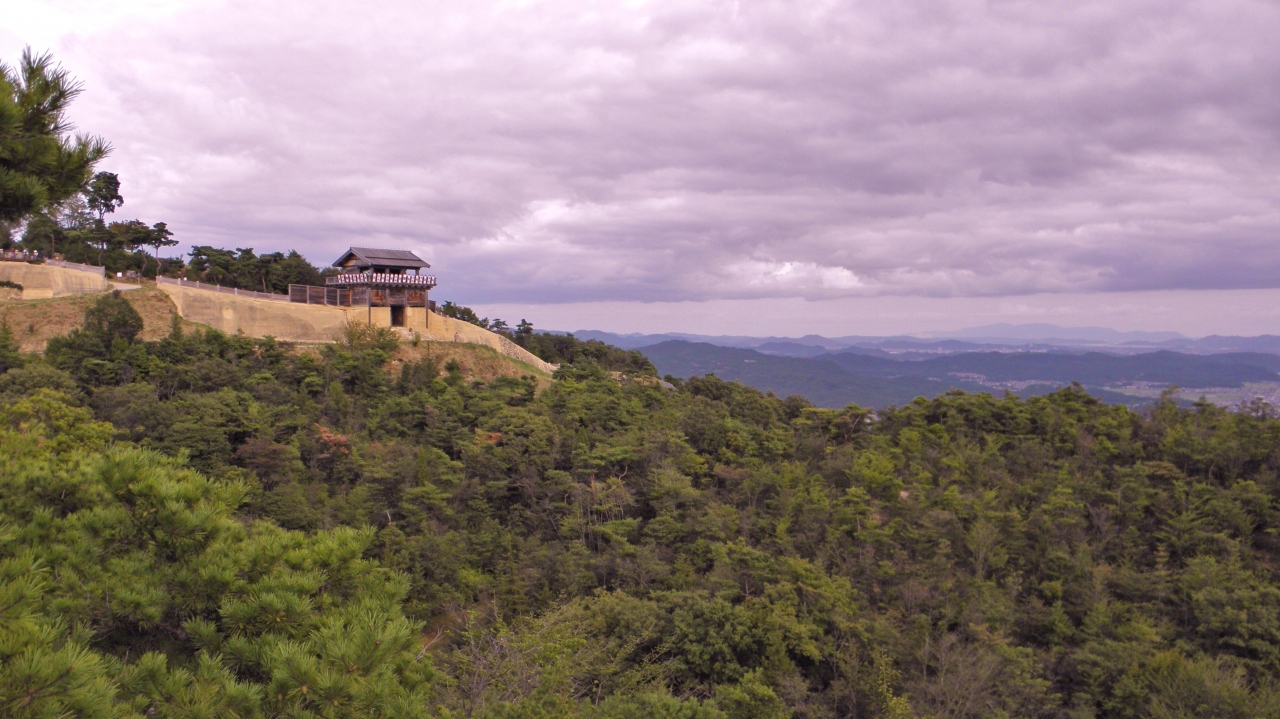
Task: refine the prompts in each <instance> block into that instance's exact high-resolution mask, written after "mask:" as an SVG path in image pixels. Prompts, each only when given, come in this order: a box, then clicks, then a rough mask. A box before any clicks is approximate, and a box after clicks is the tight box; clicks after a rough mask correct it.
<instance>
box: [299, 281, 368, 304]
mask: <svg viewBox="0 0 1280 719" xmlns="http://www.w3.org/2000/svg"><path fill="white" fill-rule="evenodd" d="M364 292H368V290H365V291H364ZM355 294H356V295H358V297H355V298H353V296H352V291H351V290H343V289H338V288H337V287H315V286H314V285H289V301H290V302H297V303H300V304H307V305H331V306H333V307H351V303H352V301H353V299H355V300H358V301H357V302H356V305H357V306H359V305H363V304H365V301H366V299H367V298H366V297H365V295H364V294H363V293H361V292H356V293H355Z"/></svg>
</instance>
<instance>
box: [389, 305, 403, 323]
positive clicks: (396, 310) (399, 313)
mask: <svg viewBox="0 0 1280 719" xmlns="http://www.w3.org/2000/svg"><path fill="white" fill-rule="evenodd" d="M391 326H392V327H404V305H392V306H391Z"/></svg>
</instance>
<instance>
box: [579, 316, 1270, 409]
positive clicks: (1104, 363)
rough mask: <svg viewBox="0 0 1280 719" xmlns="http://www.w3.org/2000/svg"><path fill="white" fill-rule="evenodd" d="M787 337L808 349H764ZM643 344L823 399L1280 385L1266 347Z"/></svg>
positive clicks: (661, 367)
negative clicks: (1126, 349) (1211, 350)
mask: <svg viewBox="0 0 1280 719" xmlns="http://www.w3.org/2000/svg"><path fill="white" fill-rule="evenodd" d="M575 335H576V336H578V337H583V338H587V337H591V336H590V335H589V334H588V333H575ZM591 338H597V339H604V338H602V337H591ZM946 342H954V340H948V341H946ZM779 345H786V348H787V349H789V350H793V351H794V352H801V351H803V352H805V353H806V354H804V355H801V356H795V355H794V354H785V353H780V352H776V351H774V352H772V353H770V352H767V351H766V350H776V349H777V348H778V346H779ZM948 347H950V345H948ZM800 348H804V349H803V350H801V349H800ZM635 349H638V350H639V351H640V352H641V353H643V354H644V355H645V356H646V357H648V358H649V360H650V361H652V362H653V363H654V365H655V366H656V367H657V368H658V373H659V374H660V375H667V374H670V375H674V376H676V377H681V378H687V377H692V376H697V375H704V374H715V375H717V376H718V377H720V378H722V379H727V380H735V381H739V382H742V383H744V384H748V385H751V386H753V387H757V388H759V389H762V390H768V391H772V392H773V393H775V394H777V395H779V396H786V395H791V394H797V395H801V396H803V397H806V398H808V399H809V400H810V401H811V402H813V403H814V404H816V405H819V406H823V407H843V406H844V405H847V404H849V403H856V404H859V405H862V406H867V407H880V406H884V405H890V404H894V405H900V404H904V403H906V402H910V401H911V400H912V399H914V398H915V397H919V396H925V397H933V396H936V395H938V394H941V393H943V392H946V391H947V390H950V389H962V390H966V391H970V392H995V393H997V394H999V393H1002V392H1004V391H1012V392H1015V393H1018V394H1022V395H1031V394H1043V393H1045V392H1049V391H1052V390H1054V389H1056V388H1058V387H1062V386H1064V385H1067V384H1070V383H1071V382H1079V383H1081V384H1083V385H1084V386H1085V387H1086V388H1088V389H1089V391H1090V392H1091V393H1092V394H1094V395H1095V396H1097V397H1099V398H1101V399H1103V400H1105V401H1108V402H1115V403H1121V404H1127V405H1131V406H1137V405H1142V404H1148V403H1150V401H1151V398H1150V395H1151V394H1153V393H1158V390H1159V389H1161V388H1163V387H1165V386H1168V385H1177V386H1180V387H1188V388H1242V387H1244V386H1245V385H1246V384H1247V383H1261V385H1262V386H1269V385H1275V388H1276V391H1277V392H1280V354H1271V353H1265V352H1231V353H1219V354H1190V353H1186V352H1173V351H1169V350H1158V351H1152V350H1151V348H1149V347H1148V349H1147V351H1146V352H1144V353H1141V354H1113V353H1104V352H1080V351H1074V352H1070V351H1039V352H1027V351H1023V352H1010V351H1008V349H1007V348H1005V351H1001V352H996V351H985V352H974V351H967V352H966V351H963V350H959V351H952V352H937V351H935V352H933V353H929V352H927V351H914V352H900V353H891V352H887V351H885V350H883V349H878V348H871V349H868V348H850V349H846V350H843V351H838V352H829V351H826V350H825V349H821V348H819V347H816V346H815V345H805V344H801V343H799V342H794V341H792V342H780V341H771V342H763V343H761V344H760V345H758V346H757V347H756V348H754V349H753V348H745V347H726V346H722V345H715V344H711V343H707V342H689V341H686V340H681V339H675V340H667V341H664V342H659V343H657V344H653V345H649V346H640V347H635ZM1251 386H1252V385H1251ZM1134 391H1138V392H1139V394H1141V393H1142V392H1145V393H1146V395H1147V396H1138V395H1135V394H1132V393H1131V392H1134Z"/></svg>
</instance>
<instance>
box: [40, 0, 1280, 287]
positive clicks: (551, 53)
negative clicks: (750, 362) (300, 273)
mask: <svg viewBox="0 0 1280 719" xmlns="http://www.w3.org/2000/svg"><path fill="white" fill-rule="evenodd" d="M1276 27H1280V9H1278V8H1277V6H1276V5H1275V4H1273V3H1267V2H1259V1H1253V2H1251V1H1247V0H1219V1H1216V2H1208V1H1207V0H1204V1H1198V2H1192V1H1183V2H1168V1H1166V2H1141V1H1139V2H1114V1H1112V2H1082V3H1068V4H1058V5H1054V4H1045V3H1042V2H1016V1H1000V0H991V1H988V2H981V1H979V0H970V1H966V0H957V1H955V2H944V1H929V0H916V1H914V2H902V3H883V2H750V1H742V2H693V1H689V0H685V1H683V2H667V1H662V0H660V1H657V2H647V3H637V4H629V5H628V4H613V3H604V2H587V1H586V0H563V1H561V0H548V1H546V2H528V3H510V2H498V3H482V2H465V3H463V2H458V3H449V2H442V3H432V4H422V3H411V2H391V1H388V2H381V3H371V4H367V5H363V6H356V5H352V4H350V3H329V2H302V1H301V0H296V1H294V2H238V1H236V0H231V1H229V2H226V3H222V4H217V5H209V6H195V7H192V8H190V9H188V10H186V11H183V12H177V13H170V14H166V15H165V16H164V17H161V18H157V19H154V20H147V19H138V20H136V21H135V22H132V23H129V24H125V25H123V26H117V27H115V28H114V29H113V30H112V31H111V32H109V33H106V32H104V33H95V32H93V31H91V30H82V31H79V32H78V33H76V34H74V35H70V36H67V37H66V38H64V39H63V40H62V41H60V44H59V47H55V48H54V49H55V50H56V51H57V52H58V54H59V56H60V57H61V58H62V59H63V60H64V61H65V62H66V64H67V65H68V66H69V67H71V68H72V69H73V71H74V72H76V73H77V74H78V75H79V76H81V77H82V78H84V79H85V80H86V82H87V84H88V86H89V90H88V92H87V93H86V95H85V96H84V99H83V100H82V101H81V107H80V108H78V110H79V112H80V113H81V114H80V115H79V118H78V119H79V120H80V124H81V126H82V127H85V128H86V129H92V130H93V131H95V132H100V133H102V134H104V135H106V136H108V137H109V138H110V139H111V140H112V141H113V142H114V143H115V145H116V146H117V152H116V155H115V156H114V157H113V158H112V160H111V161H110V164H111V165H112V166H113V167H115V168H116V169H118V170H119V171H121V173H122V175H123V176H124V179H125V182H126V198H127V200H128V201H129V204H128V205H126V208H125V210H126V211H133V212H136V213H144V214H146V216H147V218H148V219H150V218H154V219H164V220H166V221H168V222H169V223H170V224H171V226H174V227H176V228H178V230H179V232H180V236H181V237H182V238H183V239H184V240H186V241H187V242H189V243H216V244H222V245H226V246H255V247H258V248H259V249H265V248H273V249H274V248H285V247H299V248H301V249H303V250H304V251H305V252H307V254H309V255H310V256H312V257H313V259H316V260H318V261H322V260H326V259H328V258H329V256H330V255H334V254H336V252H337V251H338V250H339V249H341V248H342V247H344V246H345V245H347V244H352V243H357V244H371V243H390V244H397V245H399V244H407V245H410V246H414V247H417V248H419V249H421V250H422V251H423V252H424V253H425V254H426V255H427V256H429V258H430V260H431V261H432V262H433V264H435V266H436V269H437V271H438V273H439V274H440V275H441V279H442V286H443V288H446V289H448V290H449V292H448V293H446V294H451V295H453V296H462V297H465V298H468V299H471V300H473V301H482V302H512V301H523V302H568V301H595V300H657V299H676V300H685V299H691V300H699V299H709V298H722V299H733V298H763V297H803V298H808V299H824V298H839V297H845V296H861V295H884V294H906V295H930V296H999V295H1017V294H1024V293H1033V292H1046V291H1047V292H1082V291H1098V290H1103V291H1114V290H1159V289H1177V288H1197V289H1198V288H1260V287H1276V286H1280V250H1278V249H1277V246H1276V243H1275V241H1274V240H1275V238H1276V235H1277V230H1280V210H1278V209H1277V206H1276V199H1275V198H1276V197H1277V196H1280V195H1278V193H1277V190H1280V142H1278V139H1277V131H1276V128H1277V127H1280V91H1278V90H1277V88H1280V44H1277V43H1275V42H1274V39H1273V37H1272V35H1273V30H1274V28H1276Z"/></svg>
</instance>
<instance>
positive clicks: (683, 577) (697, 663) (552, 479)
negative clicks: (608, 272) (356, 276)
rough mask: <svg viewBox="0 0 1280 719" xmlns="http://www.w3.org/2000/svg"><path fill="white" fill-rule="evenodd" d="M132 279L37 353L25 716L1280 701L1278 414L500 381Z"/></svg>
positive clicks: (5, 459) (696, 713)
mask: <svg viewBox="0 0 1280 719" xmlns="http://www.w3.org/2000/svg"><path fill="white" fill-rule="evenodd" d="M127 305H128V296H127V295H119V296H108V297H105V298H104V299H103V300H102V301H101V303H100V304H99V305H98V306H96V307H94V308H93V309H92V310H91V313H90V314H91V316H89V317H87V318H86V323H85V326H84V327H83V328H82V329H80V330H78V331H77V333H73V334H72V335H70V336H68V337H67V338H65V339H63V340H59V341H57V342H56V343H53V344H51V345H50V348H49V351H48V353H47V354H46V356H45V357H44V358H39V357H26V358H21V359H20V360H19V361H16V362H12V363H10V362H9V361H7V360H6V365H7V371H5V372H4V373H3V374H0V667H2V669H0V705H2V706H3V707H4V709H3V710H0V714H4V715H6V716H20V717H27V716H31V717H36V716H41V717H43V716H62V715H68V716H95V717H96V716H111V717H117V716H119V717H141V716H159V717H190V716H219V717H266V716H278V717H321V716H323V717H357V716H359V717H364V716H398V717H399V716H405V717H412V716H433V717H491V718H497V717H505V718H512V717H530V718H532V717H562V716H579V717H592V718H599V719H622V718H624V717H626V718H633V717H634V718H638V717H650V716H654V717H688V718H694V717H697V718H699V719H711V718H715V719H748V718H756V717H779V718H781V717H798V718H802V719H809V718H813V719H818V718H821V719H828V718H830V719H834V718H837V717H840V718H843V717H850V716H856V717H907V716H921V717H937V718H939V719H942V718H960V717H1001V716H1005V717H1046V718H1049V717H1054V718H1056V717H1081V716H1090V717H1106V718H1113V717H1114V718H1117V719H1118V718H1120V717H1277V716H1280V689H1278V685H1277V680H1278V679H1280V581H1278V579H1280V577H1278V573H1280V569H1277V567H1280V561H1277V559H1278V557H1277V553H1278V552H1280V543H1278V542H1277V536H1280V514H1278V513H1277V508H1278V507H1277V501H1278V500H1280V481H1278V480H1277V472H1278V471H1280V421H1277V420H1276V418H1275V413H1274V411H1273V410H1272V409H1271V408H1270V407H1268V406H1266V405H1264V404H1260V403H1255V404H1254V405H1252V406H1249V407H1245V408H1242V410H1241V411H1238V412H1228V411H1226V410H1223V409H1220V408H1217V407H1214V406H1211V405H1208V404H1205V403H1202V404H1200V405H1197V406H1196V407H1194V408H1192V409H1180V408H1178V407H1177V406H1175V405H1174V404H1173V403H1172V402H1170V401H1163V402H1160V403H1157V404H1156V405H1154V406H1153V407H1152V408H1151V409H1150V410H1149V411H1146V412H1143V413H1135V412H1133V411H1130V410H1128V409H1126V408H1123V407H1117V406H1109V405H1106V404H1103V403H1101V402H1099V401H1097V400H1096V399H1094V398H1092V397H1090V396H1088V395H1087V394H1086V393H1084V392H1083V391H1082V390H1080V389H1079V388H1076V387H1067V388H1064V389H1062V390H1060V391H1058V392H1056V393H1054V394H1051V395H1048V396H1043V397H1036V398H1033V399H1027V400H1022V399H1018V398H1016V397H1013V396H1006V397H993V396H989V395H972V394H964V393H952V394H947V395H944V396H941V397H938V398H935V399H932V400H924V399H920V400H917V401H915V402H913V403H910V404H908V405H906V406H902V407H896V408H881V409H878V410H875V411H871V410H868V409H865V408H860V407H856V406H850V407H847V408H844V409H842V410H824V409H816V408H814V407H812V406H811V405H809V403H807V402H805V401H804V400H802V399H800V398H785V399H784V398H777V397H773V396H770V395H767V394H762V393H760V392H758V391H756V390H753V389H750V388H748V387H744V386H742V385H738V384H734V383H729V382H724V381H721V380H719V379H717V378H715V377H713V376H707V377H698V378H693V379H690V380H687V381H685V382H683V383H678V384H676V386H674V387H670V386H668V387H664V386H662V385H661V384H660V383H658V382H657V380H656V378H654V377H653V376H652V375H646V374H642V373H628V372H624V371H620V370H616V369H612V370H611V368H608V367H606V366H605V365H604V364H602V362H603V363H607V362H608V356H607V355H606V356H605V357H604V358H603V359H601V358H599V357H591V356H588V355H587V354H578V355H576V356H575V358H574V360H573V361H569V362H566V363H565V364H564V365H562V367H561V370H560V372H559V373H558V374H557V377H556V379H555V380H553V381H552V382H551V383H550V384H549V385H548V384H547V383H546V382H545V381H544V380H541V381H540V380H537V379H536V378H533V377H527V378H518V377H498V378H495V379H492V380H489V381H483V382H481V381H472V380H467V379H466V378H464V377H463V375H462V374H461V373H460V371H459V370H458V368H457V366H456V365H451V366H450V367H447V368H444V371H442V369H441V368H440V367H438V366H437V364H436V363H435V361H433V360H432V359H431V355H430V354H429V353H428V354H424V353H423V352H422V350H423V348H421V347H410V346H409V345H403V346H402V345H400V344H399V343H398V342H397V341H396V339H395V338H394V337H392V336H390V335H389V334H387V333H384V332H379V331H374V330H369V329H367V328H366V329H360V328H359V327H354V328H353V329H352V331H351V332H349V333H348V335H347V336H346V337H344V338H343V339H342V341H341V342H338V343H335V344H333V345H329V346H326V347H323V348H320V349H318V350H314V349H309V350H305V351H304V350H299V349H296V348H292V347H290V346H288V345H285V344H282V343H278V342H274V341H272V340H269V339H268V340H253V339H249V338H245V337H229V336H226V335H223V334H220V333H218V332H214V331H207V332H206V331H200V332H192V333H184V332H181V331H179V330H178V329H177V328H176V327H175V330H174V332H173V333H171V334H170V336H169V337H167V338H166V339H164V340H161V341H159V342H142V341H140V340H139V339H138V334H137V331H136V328H137V327H138V324H139V323H138V320H137V319H136V313H131V311H130V310H129V309H127ZM5 342H8V343H9V344H10V345H11V344H12V340H11V339H8V340H6V339H5V337H4V334H3V333H0V344H3V343H5ZM10 349H12V347H11V348H10ZM12 355H13V353H12V352H8V353H7V354H6V352H5V351H4V349H3V348H0V357H9V356H12Z"/></svg>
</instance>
